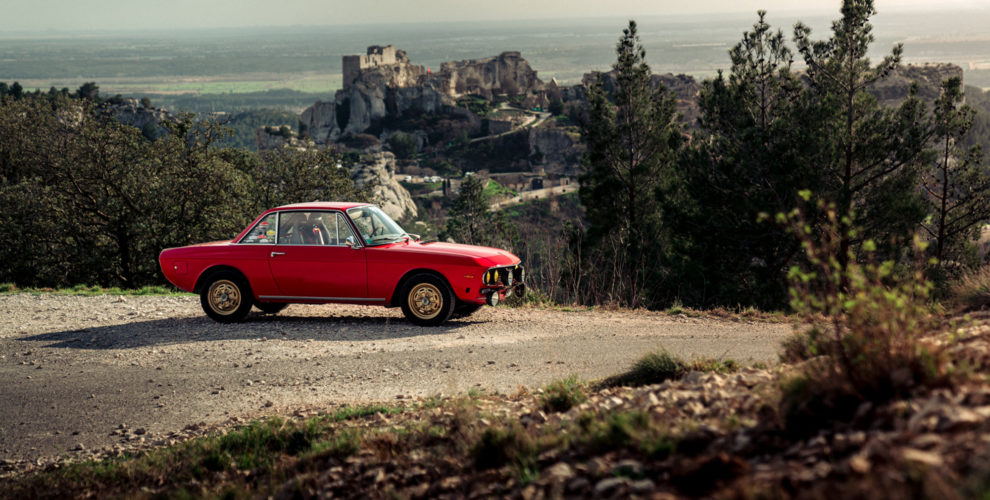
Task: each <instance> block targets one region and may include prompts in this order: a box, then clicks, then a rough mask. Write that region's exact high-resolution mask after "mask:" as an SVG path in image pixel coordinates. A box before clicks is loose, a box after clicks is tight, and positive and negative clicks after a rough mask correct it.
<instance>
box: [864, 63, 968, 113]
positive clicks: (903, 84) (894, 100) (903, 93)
mask: <svg viewBox="0 0 990 500" xmlns="http://www.w3.org/2000/svg"><path fill="white" fill-rule="evenodd" d="M953 76H958V77H959V78H962V77H963V69H962V68H960V67H959V66H956V65H955V64H943V63H938V64H909V65H905V66H901V67H899V68H897V69H896V70H894V71H893V72H892V73H891V74H890V76H888V77H887V78H886V79H884V80H881V81H879V82H877V83H875V84H874V85H873V87H872V88H871V89H870V92H871V93H872V94H873V95H874V96H876V97H877V99H879V100H880V102H881V103H882V104H884V105H887V106H893V105H897V104H899V103H900V102H901V101H903V100H904V99H906V98H907V96H908V93H909V92H910V90H911V86H912V85H913V84H914V83H917V84H918V97H920V98H921V99H924V100H926V101H929V102H931V101H934V100H935V99H937V98H938V96H939V93H940V92H941V85H942V82H943V81H945V80H947V79H949V78H951V77H953Z"/></svg>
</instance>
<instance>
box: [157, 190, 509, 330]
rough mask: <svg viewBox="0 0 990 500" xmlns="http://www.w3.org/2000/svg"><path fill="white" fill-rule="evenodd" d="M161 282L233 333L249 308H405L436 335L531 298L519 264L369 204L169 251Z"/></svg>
mask: <svg viewBox="0 0 990 500" xmlns="http://www.w3.org/2000/svg"><path fill="white" fill-rule="evenodd" d="M158 260H159V262H160V263H161V266H162V272H163V273H164V274H165V277H166V278H168V280H169V281H171V282H172V283H173V284H175V286H177V287H179V288H180V289H182V290H186V291H189V292H195V293H199V296H200V302H201V303H202V305H203V310H204V311H206V314H207V315H208V316H209V317H211V318H213V319H214V320H216V321H219V322H222V323H229V322H234V321H240V320H242V319H244V317H245V316H247V314H248V312H249V311H250V310H251V306H252V305H254V306H257V307H258V309H260V310H261V311H262V312H265V313H269V314H274V313H277V312H279V311H280V310H282V309H283V308H285V306H286V305H288V304H296V303H299V304H322V303H342V304H368V305H382V306H385V307H401V308H402V312H403V313H404V314H405V315H406V318H408V319H409V321H411V322H413V323H415V324H417V325H422V326H433V325H439V324H441V323H443V322H444V321H446V320H447V319H449V318H450V317H451V316H452V315H453V314H455V313H456V314H460V315H468V314H471V313H473V312H474V311H476V310H478V308H480V307H481V306H482V305H484V304H486V303H487V304H489V305H495V304H498V302H499V301H501V300H503V299H504V298H505V297H506V296H509V295H511V294H513V293H524V291H525V285H524V284H523V279H524V272H523V266H521V265H520V263H519V258H518V257H516V256H515V255H512V254H511V253H509V252H506V251H504V250H499V249H497V248H487V247H479V246H473V245H458V244H452V243H438V242H421V241H420V240H419V236H417V235H414V234H408V233H406V232H405V231H403V230H402V228H401V227H399V225H398V224H396V223H395V221H393V220H392V219H391V218H389V216H388V215H386V214H385V212H382V210H381V209H379V208H378V207H376V206H374V205H369V204H366V203H325V202H313V203H298V204H295V205H286V206H283V207H278V208H273V209H271V210H268V211H266V212H265V213H263V214H261V215H260V216H259V217H258V218H257V219H255V221H254V222H252V223H251V225H249V226H248V227H247V228H246V229H245V230H244V231H242V232H241V234H239V235H237V237H236V238H234V239H232V240H229V241H216V242H213V243H202V244H199V245H190V246H186V247H180V248H167V249H165V250H163V251H162V253H161V255H160V256H159V258H158Z"/></svg>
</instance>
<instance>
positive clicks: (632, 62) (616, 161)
mask: <svg viewBox="0 0 990 500" xmlns="http://www.w3.org/2000/svg"><path fill="white" fill-rule="evenodd" d="M616 53H617V55H618V60H617V61H616V63H615V64H614V65H613V70H614V73H615V75H614V78H615V81H614V83H613V85H612V92H610V93H609V94H606V91H605V89H604V88H605V86H606V84H607V83H608V82H607V81H606V78H605V77H604V76H603V75H601V74H599V76H598V81H597V83H595V84H594V85H592V86H591V87H590V88H589V95H588V100H589V114H588V121H587V123H586V124H585V126H584V127H583V130H582V134H583V135H584V138H585V142H586V143H587V146H588V152H587V154H586V155H585V158H584V165H583V167H584V174H583V175H582V176H581V179H580V180H581V203H582V204H583V205H584V207H585V210H586V215H587V219H588V222H589V224H590V227H589V229H588V241H589V242H590V243H591V244H592V245H597V246H599V248H608V249H609V250H607V252H612V251H613V250H614V251H617V252H618V253H611V254H606V255H603V258H604V259H606V261H607V262H606V263H605V264H604V265H602V266H599V268H598V269H597V270H596V271H597V272H615V273H616V275H617V276H615V278H616V279H617V280H619V281H620V282H621V283H622V286H621V287H620V288H621V290H620V291H619V294H620V297H621V300H622V301H623V302H624V303H625V305H628V306H631V307H636V306H639V305H641V303H642V298H643V295H644V293H645V290H646V287H647V284H648V283H650V284H652V283H655V282H656V280H657V275H658V274H659V262H658V259H657V258H656V255H655V252H656V249H657V248H658V247H659V246H660V245H661V244H662V242H661V230H662V220H661V219H662V217H661V216H662V214H661V212H660V209H659V203H658V192H662V191H663V190H664V188H665V185H664V181H665V180H666V179H667V178H668V175H669V170H670V169H671V166H672V164H673V162H674V160H675V159H676V155H677V151H678V149H679V147H680V144H681V142H682V138H681V133H680V129H679V127H678V125H677V122H676V120H675V113H674V99H673V97H672V95H671V94H670V93H669V92H668V91H667V89H666V88H665V87H663V85H662V84H658V85H653V84H652V83H651V78H650V77H651V73H650V67H649V66H648V65H647V64H646V51H645V50H644V49H643V47H642V45H640V42H639V36H638V35H637V34H636V22H635V21H629V27H628V28H626V29H624V30H623V35H622V37H621V38H620V39H619V43H618V44H617V45H616Z"/></svg>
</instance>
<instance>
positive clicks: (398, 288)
mask: <svg viewBox="0 0 990 500" xmlns="http://www.w3.org/2000/svg"><path fill="white" fill-rule="evenodd" d="M417 274H431V275H433V276H436V277H437V278H440V279H441V280H443V282H444V283H446V284H447V288H448V289H450V291H451V292H453V291H454V287H453V286H451V284H450V280H448V279H447V277H446V276H444V275H443V273H441V272H440V271H437V270H436V269H430V268H428V267H419V268H416V269H411V270H409V271H406V274H403V275H402V277H401V278H399V282H398V283H396V285H395V288H393V289H392V296H391V297H389V299H388V302H386V303H385V306H386V307H398V306H399V305H401V303H400V302H397V301H396V297H398V296H399V295H401V292H402V289H403V288H405V286H406V283H408V282H409V280H410V279H411V278H412V277H413V276H416V275H417ZM454 296H455V297H456V294H454Z"/></svg>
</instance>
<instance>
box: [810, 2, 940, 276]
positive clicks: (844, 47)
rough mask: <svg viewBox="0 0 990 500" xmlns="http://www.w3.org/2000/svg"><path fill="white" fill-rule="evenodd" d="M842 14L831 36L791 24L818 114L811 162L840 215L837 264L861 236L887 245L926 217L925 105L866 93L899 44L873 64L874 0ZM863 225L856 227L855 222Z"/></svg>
mask: <svg viewBox="0 0 990 500" xmlns="http://www.w3.org/2000/svg"><path fill="white" fill-rule="evenodd" d="M841 12H842V18H841V19H839V20H837V21H834V22H833V23H832V37H831V38H830V39H828V40H826V41H812V40H811V39H810V36H811V29H810V28H808V27H807V26H805V25H804V24H801V23H799V24H798V25H796V26H795V28H794V38H795V42H796V43H797V47H798V50H799V51H800V53H801V55H802V56H803V58H804V61H805V63H806V64H807V66H808V70H807V76H808V83H809V86H810V91H811V97H812V99H813V101H814V103H815V105H816V106H817V108H818V109H817V112H818V113H820V115H819V116H820V117H821V118H820V119H819V118H817V117H816V119H815V120H814V122H816V123H818V124H820V129H819V130H817V131H815V133H813V137H817V138H820V139H821V143H820V144H819V145H818V147H817V148H816V149H817V150H818V151H819V154H818V157H817V158H816V163H817V164H818V165H819V166H820V167H821V168H822V169H823V170H824V171H825V174H826V175H827V178H826V182H827V186H826V188H825V192H824V193H822V194H823V195H824V198H825V199H827V200H828V201H830V202H834V203H835V205H836V209H837V210H838V214H839V217H840V231H841V233H842V234H841V238H842V240H841V245H840V251H839V255H838V256H837V258H838V259H839V264H840V266H841V267H842V268H845V265H846V263H847V262H848V256H849V253H850V250H851V249H852V247H853V246H854V245H856V244H857V243H859V242H861V241H864V240H865V239H873V240H875V241H876V242H877V243H880V244H884V243H889V242H892V241H895V240H899V239H903V238H905V237H906V236H907V235H908V234H910V233H911V232H912V231H913V230H914V229H915V228H916V227H917V224H918V223H919V222H921V220H922V218H923V217H924V206H923V200H922V199H921V196H920V194H919V193H917V189H915V187H916V186H917V181H918V169H917V163H918V161H919V158H920V157H921V155H922V153H923V152H924V150H925V148H926V144H927V143H928V139H929V137H930V124H929V123H928V122H927V118H926V111H925V106H924V104H923V103H922V102H921V101H920V100H919V99H917V98H916V97H914V96H913V95H912V96H910V97H909V98H908V99H907V100H905V101H904V102H903V103H902V104H901V105H900V106H899V107H897V108H883V107H881V106H880V104H879V103H878V102H877V99H876V98H874V97H873V96H872V95H871V94H870V93H869V92H868V89H869V87H870V86H871V85H873V84H874V83H876V82H878V81H880V80H882V79H884V78H886V77H887V76H889V75H890V73H891V72H892V71H893V70H894V69H896V68H897V67H898V66H899V64H900V60H901V53H902V51H903V49H902V46H901V45H900V44H897V45H895V46H894V47H893V49H892V50H891V52H890V54H889V55H887V56H886V57H884V59H883V61H881V62H880V63H879V64H878V65H876V66H872V65H871V63H870V60H869V58H868V57H867V51H868V49H869V46H870V44H871V43H873V41H874V37H873V33H872V30H873V27H872V26H871V25H870V23H869V18H870V17H871V16H872V15H874V14H875V13H876V10H875V9H874V7H873V0H843V2H842V10H841ZM857 227H858V228H862V231H861V232H857V231H854V230H853V228H857Z"/></svg>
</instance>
